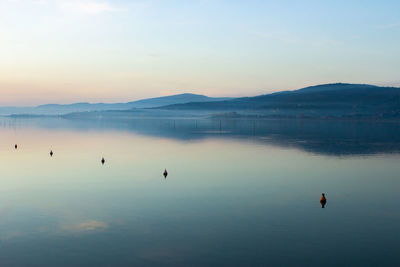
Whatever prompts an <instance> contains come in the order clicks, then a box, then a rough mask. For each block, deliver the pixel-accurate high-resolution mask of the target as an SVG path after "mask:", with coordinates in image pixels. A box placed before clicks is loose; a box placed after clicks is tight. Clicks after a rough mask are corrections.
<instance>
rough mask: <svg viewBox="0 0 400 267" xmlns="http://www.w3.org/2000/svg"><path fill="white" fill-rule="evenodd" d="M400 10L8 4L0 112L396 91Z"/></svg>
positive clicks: (48, 1) (94, 0) (372, 6)
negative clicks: (168, 99) (316, 89)
mask: <svg viewBox="0 0 400 267" xmlns="http://www.w3.org/2000/svg"><path fill="white" fill-rule="evenodd" d="M399 51H400V1H397V0H392V1H362V0H360V1H348V0H347V1H337V0H335V1H328V0H326V1H321V0H315V1H306V0H304V1H300V0H293V1H289V0H288V1H267V0H265V1H261V0H260V1H256V0H240V1H239V0H179V1H177V0H176V1H173V0H130V1H129V0H0V96H1V97H0V105H37V104H44V103H71V102H128V101H131V100H136V99H140V98H146V97H156V96H162V95H168V94H176V93H185V92H191V93H199V94H206V95H209V96H245V95H246V96H247V95H257V94H263V93H269V92H274V91H279V90H291V89H298V88H301V87H304V86H308V85H315V84H320V83H331V82H351V83H371V84H378V85H396V86H400V52H399Z"/></svg>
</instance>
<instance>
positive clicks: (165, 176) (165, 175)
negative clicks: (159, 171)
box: [163, 169, 168, 178]
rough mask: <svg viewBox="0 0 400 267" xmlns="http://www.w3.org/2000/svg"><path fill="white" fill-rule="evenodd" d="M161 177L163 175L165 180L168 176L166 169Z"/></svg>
mask: <svg viewBox="0 0 400 267" xmlns="http://www.w3.org/2000/svg"><path fill="white" fill-rule="evenodd" d="M163 175H164V178H167V175H168V172H167V169H165V170H164V173H163Z"/></svg>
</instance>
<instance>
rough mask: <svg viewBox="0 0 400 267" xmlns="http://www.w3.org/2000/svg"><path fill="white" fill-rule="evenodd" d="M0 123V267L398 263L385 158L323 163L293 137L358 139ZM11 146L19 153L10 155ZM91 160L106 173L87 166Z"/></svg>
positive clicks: (390, 169)
mask: <svg viewBox="0 0 400 267" xmlns="http://www.w3.org/2000/svg"><path fill="white" fill-rule="evenodd" d="M52 120H53V121H52ZM295 122H296V121H292V122H291V123H295ZM12 123H13V125H15V126H16V127H13V128H10V129H8V127H6V128H3V129H0V130H1V131H0V137H1V138H0V161H1V162H3V163H6V164H1V165H0V177H1V186H0V219H1V220H0V241H1V249H2V253H0V265H2V266H27V265H35V266H36V265H37V266H59V265H67V266H71V265H72V266H99V265H105V266H115V265H118V266H197V265H201V266H222V265H229V266H238V265H240V266H299V265H300V266H321V265H324V266H346V265H347V266H368V265H385V266H397V265H398V262H400V258H399V257H400V256H399V254H398V253H397V251H398V250H399V249H400V247H399V242H398V240H399V238H400V236H399V234H400V233H399V231H398V225H399V223H400V217H399V214H400V210H399V205H398V203H397V202H396V201H392V202H388V201H387V200H388V199H396V197H397V195H398V188H399V187H400V180H399V179H398V173H399V172H400V165H399V164H398V162H399V158H400V157H399V155H391V154H385V155H379V156H369V157H326V156H325V155H326V154H329V155H336V154H334V153H325V151H326V149H325V148H326V147H325V146H324V145H317V146H315V147H316V148H318V150H313V151H324V155H323V156H321V155H319V154H310V153H305V152H304V150H307V149H306V148H309V147H310V146H303V145H304V144H305V143H306V140H308V142H311V141H312V140H313V139H316V140H322V141H321V142H322V143H326V142H329V140H332V142H337V143H340V142H338V141H340V138H339V137H340V136H342V137H344V136H347V137H349V139H350V140H351V138H354V137H356V136H360V135H362V134H360V133H357V134H354V135H352V134H350V133H346V135H339V137H338V138H339V139H337V138H336V139H335V137H334V136H333V135H331V134H330V133H329V130H326V131H327V134H326V136H328V137H329V138H325V137H318V136H315V135H313V134H311V133H312V132H313V131H314V130H313V131H311V130H310V129H308V127H305V128H304V129H303V130H299V131H298V132H297V133H294V131H287V130H286V129H288V127H289V126H288V125H286V123H283V125H281V126H279V123H277V124H275V125H269V126H268V125H264V126H262V127H263V128H265V129H266V130H265V131H264V130H263V131H264V132H263V135H258V134H259V132H260V129H259V128H260V127H261V126H260V123H261V122H255V123H254V122H250V123H249V124H246V123H245V122H241V121H239V122H236V123H237V124H236V126H235V125H231V126H229V124H233V123H235V122H234V121H224V120H222V122H221V124H222V125H221V128H222V131H221V132H220V131H219V124H220V121H219V120H218V121H216V122H214V121H212V120H198V121H197V131H196V130H195V127H196V122H195V121H193V120H187V121H182V120H179V119H176V120H175V130H173V121H168V120H166V121H161V120H152V121H151V120H146V121H140V120H139V121H130V122H128V121H126V122H119V123H115V124H113V123H111V124H109V122H108V121H103V120H100V121H97V122H96V121H94V122H85V123H83V124H89V125H90V127H86V128H85V126H83V124H82V126H80V123H79V122H76V121H66V120H63V119H61V120H60V119H50V120H49V121H47V119H41V120H40V121H20V120H17V121H13V122H12ZM191 123H192V126H191V127H192V128H190V127H189V126H190V124H191ZM7 124H8V123H7ZM125 124H126V125H127V126H126V127H125V126H124V125H125ZM129 124H131V125H130V126H129ZM26 125H28V126H26ZM121 125H122V126H121ZM246 125H247V126H249V127H250V128H247V126H246ZM254 125H255V128H256V130H255V134H256V135H255V136H250V135H248V134H247V132H249V131H250V132H252V129H253V128H254ZM285 125H286V126H285ZM69 126H72V127H71V128H68V127H69ZM186 126H187V129H186V128H185V127H186ZM228 126H229V127H228ZM268 127H270V128H268ZM290 127H292V126H290ZM290 127H289V128H290ZM296 127H297V128H296ZM296 127H295V128H296V129H302V128H301V127H300V126H296ZM310 127H311V126H310ZM348 127H349V128H348V129H352V128H351V127H350V126H348ZM384 127H388V126H384ZM55 128H56V129H55ZM389 128H390V127H389ZM389 128H385V129H386V130H388V129H389ZM14 129H16V131H14ZM157 129H160V133H157ZM185 129H186V130H185ZM229 129H231V130H229ZM246 129H247V130H246ZM249 129H250V130H249ZM353 129H359V128H358V126H357V127H356V128H353ZM394 129H395V128H394ZM310 131H311V132H310ZM349 131H350V130H349ZM288 132H289V133H293V134H289V135H288V134H286V133H288ZM317 132H318V133H320V134H321V133H323V131H322V132H321V131H319V130H318V131H317ZM138 133H139V134H138ZM370 133H371V131H370ZM383 135H384V134H383V133H381V134H379V133H378V134H377V135H375V134H373V135H371V136H372V137H373V138H371V140H381V141H382V142H386V144H390V142H389V141H388V140H389V139H390V137H392V136H393V135H392V134H388V135H387V138H383V137H382V136H383ZM157 136H161V138H159V137H157ZM293 138H294V139H295V140H300V142H293V141H292V140H293ZM360 139H361V140H362V141H361V142H360V144H362V145H366V146H367V147H369V148H371V147H372V148H376V146H375V145H373V142H371V140H370V141H368V140H367V139H366V138H362V137H361V138H360ZM15 140H18V142H17V143H18V144H19V145H21V146H22V147H23V149H22V150H21V151H19V152H18V153H11V152H10V145H12V143H16V141H15ZM281 140H283V141H281ZM397 140H398V139H396V137H393V143H394V145H395V146H396V142H397ZM341 141H342V142H344V143H347V142H348V141H347V140H341ZM50 144H51V149H52V147H54V148H56V151H57V157H55V158H54V161H52V162H51V163H52V164H49V159H48V156H49V154H48V153H49V150H48V148H49V147H50ZM292 144H296V145H297V144H300V145H299V146H295V145H292ZM356 144H358V143H355V145H354V146H356ZM292 146H293V147H295V148H301V150H299V149H287V147H292ZM321 147H322V149H321ZM348 147H349V146H348V145H345V146H339V148H340V149H339V150H338V151H349V150H347V149H348ZM11 148H12V147H11ZM160 148H162V149H160ZM344 148H345V149H344ZM381 148H382V147H381ZM132 151H134V153H132ZM307 151H308V150H307ZM328 151H329V150H328ZM350 151H351V152H354V151H355V153H358V152H359V151H360V150H357V149H350ZM361 151H365V150H361ZM367 151H368V150H367ZM369 151H373V153H376V151H378V150H376V149H374V150H369ZM380 151H384V152H385V151H386V150H380ZM393 151H394V150H390V149H389V150H387V152H393ZM318 153H320V152H318ZM370 154H371V153H370ZM104 155H106V156H104ZM171 155H172V156H171ZM102 157H103V158H105V157H107V164H108V165H107V168H102V167H101V166H100V167H99V166H98V161H97V160H98V159H99V158H100V159H102ZM104 161H105V160H104ZM21 166H23V168H21ZM82 166H84V168H82ZM160 166H161V168H160ZM162 167H168V169H169V170H170V171H171V170H173V179H172V180H169V182H168V183H165V182H163V181H161V180H160V179H162V178H161V177H160V174H161V175H163V171H162ZM164 171H166V168H165V170H164ZM167 172H168V171H167ZM321 192H335V197H334V198H335V201H334V202H335V203H334V205H333V206H332V205H330V206H329V208H327V209H324V212H320V211H321V210H319V207H317V208H316V206H315V205H318V204H317V203H316V202H314V201H317V199H316V197H318V195H319V194H320V193H321ZM330 201H331V200H330ZM330 203H331V202H330ZM363 204H364V205H363ZM325 207H327V206H326V205H325ZM3 210H4V211H7V212H4V211H3ZM321 221H323V222H324V223H323V224H322V223H321ZM321 236H323V237H324V238H321ZM338 244H339V245H338ZM66 259H68V260H66Z"/></svg>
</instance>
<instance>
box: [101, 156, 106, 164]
mask: <svg viewBox="0 0 400 267" xmlns="http://www.w3.org/2000/svg"><path fill="white" fill-rule="evenodd" d="M104 162H106V160H105V159H104V157H103V158H101V164H102V165H104Z"/></svg>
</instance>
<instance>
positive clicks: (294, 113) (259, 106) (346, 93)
mask: <svg viewBox="0 0 400 267" xmlns="http://www.w3.org/2000/svg"><path fill="white" fill-rule="evenodd" d="M162 109H169V110H215V111H226V112H233V111H235V112H242V113H254V114H258V115H260V116H267V117H375V118H381V117H385V118H393V117H396V118H400V88H397V87H379V86H374V85H367V84H345V83H336V84H324V85H317V86H311V87H306V88H302V89H299V90H295V91H283V92H278V93H273V94H267V95H260V96H255V97H243V98H236V99H232V100H226V101H218V102H211V103H200V102H195V103H186V104H175V105H169V106H165V107H162Z"/></svg>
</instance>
